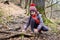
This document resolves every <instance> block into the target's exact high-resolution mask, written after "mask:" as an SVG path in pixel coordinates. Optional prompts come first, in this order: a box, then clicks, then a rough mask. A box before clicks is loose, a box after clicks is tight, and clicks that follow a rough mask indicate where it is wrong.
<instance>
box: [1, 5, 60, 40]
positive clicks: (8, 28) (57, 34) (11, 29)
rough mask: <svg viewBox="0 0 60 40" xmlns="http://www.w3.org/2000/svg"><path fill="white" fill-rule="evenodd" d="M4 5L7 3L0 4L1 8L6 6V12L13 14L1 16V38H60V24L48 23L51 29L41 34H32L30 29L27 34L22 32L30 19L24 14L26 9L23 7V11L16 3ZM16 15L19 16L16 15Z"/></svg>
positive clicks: (30, 39) (20, 39)
mask: <svg viewBox="0 0 60 40" xmlns="http://www.w3.org/2000/svg"><path fill="white" fill-rule="evenodd" d="M3 5H5V4H2V5H0V9H2V10H3V9H4V8H5V9H4V10H5V11H4V13H5V12H6V11H7V10H9V12H8V11H7V12H6V13H11V14H10V15H12V16H8V17H7V18H6V16H2V17H0V18H1V20H0V40H60V30H59V28H60V24H58V27H57V26H56V25H53V24H50V25H48V27H49V31H48V32H43V33H42V34H39V35H37V36H33V34H31V35H30V32H29V31H28V32H27V33H26V34H25V33H23V34H22V33H21V32H22V31H21V30H23V27H24V24H26V22H27V20H28V16H25V14H23V12H25V11H23V10H22V9H21V10H22V12H21V10H20V8H19V7H17V6H15V5H14V6H13V4H12V5H5V7H2V6H3ZM1 7H2V8H1ZM12 7H13V8H12ZM6 8H8V9H6ZM9 8H12V9H9ZM12 10H14V11H12ZM18 13H19V14H18ZM5 15H6V14H5ZM8 15H9V14H8ZM15 15H19V16H16V17H15ZM0 16H1V15H0ZM2 18H3V19H2ZM10 19H11V20H10ZM2 20H3V21H2ZM50 26H51V27H50ZM28 30H30V28H28ZM24 35H25V36H24ZM26 35H27V36H26Z"/></svg>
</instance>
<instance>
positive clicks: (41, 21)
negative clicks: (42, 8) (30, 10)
mask: <svg viewBox="0 0 60 40" xmlns="http://www.w3.org/2000/svg"><path fill="white" fill-rule="evenodd" d="M39 19H40V23H39V25H38V27H37V29H38V30H40V29H41V27H42V25H44V23H43V19H42V14H39Z"/></svg>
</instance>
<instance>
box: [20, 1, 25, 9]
mask: <svg viewBox="0 0 60 40" xmlns="http://www.w3.org/2000/svg"><path fill="white" fill-rule="evenodd" d="M20 1H21V7H22V8H23V9H24V8H25V5H26V2H25V0H20Z"/></svg>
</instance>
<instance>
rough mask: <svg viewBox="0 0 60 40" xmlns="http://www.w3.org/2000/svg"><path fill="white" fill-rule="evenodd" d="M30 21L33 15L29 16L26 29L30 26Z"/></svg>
mask: <svg viewBox="0 0 60 40" xmlns="http://www.w3.org/2000/svg"><path fill="white" fill-rule="evenodd" d="M30 21H31V17H29V20H28V22H27V24H26V25H25V27H24V29H25V30H26V29H27V28H28V26H29V25H30Z"/></svg>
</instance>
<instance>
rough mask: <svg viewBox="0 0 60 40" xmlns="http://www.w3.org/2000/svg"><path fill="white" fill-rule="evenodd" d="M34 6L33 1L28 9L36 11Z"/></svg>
mask: <svg viewBox="0 0 60 40" xmlns="http://www.w3.org/2000/svg"><path fill="white" fill-rule="evenodd" d="M35 6H36V5H35V4H34V3H31V4H30V8H29V9H30V11H35V12H36V11H37V9H36V7H35Z"/></svg>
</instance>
